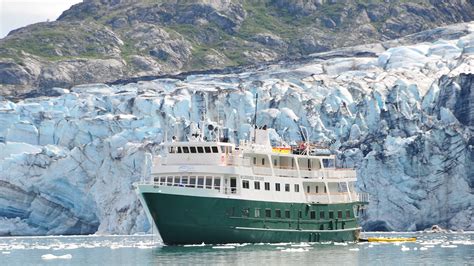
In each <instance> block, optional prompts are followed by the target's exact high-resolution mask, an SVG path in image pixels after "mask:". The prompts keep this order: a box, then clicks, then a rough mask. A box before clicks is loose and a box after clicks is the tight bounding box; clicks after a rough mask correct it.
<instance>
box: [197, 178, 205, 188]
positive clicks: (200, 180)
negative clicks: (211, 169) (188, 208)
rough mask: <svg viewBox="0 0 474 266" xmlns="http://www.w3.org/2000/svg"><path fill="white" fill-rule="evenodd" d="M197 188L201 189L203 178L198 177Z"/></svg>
mask: <svg viewBox="0 0 474 266" xmlns="http://www.w3.org/2000/svg"><path fill="white" fill-rule="evenodd" d="M197 187H198V188H203V187H204V176H198V184H197Z"/></svg>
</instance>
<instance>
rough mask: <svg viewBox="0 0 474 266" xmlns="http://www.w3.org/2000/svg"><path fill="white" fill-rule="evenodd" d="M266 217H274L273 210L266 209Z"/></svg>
mask: <svg viewBox="0 0 474 266" xmlns="http://www.w3.org/2000/svg"><path fill="white" fill-rule="evenodd" d="M265 217H267V218H271V217H272V210H271V209H265Z"/></svg>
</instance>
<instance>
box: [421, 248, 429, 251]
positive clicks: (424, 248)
mask: <svg viewBox="0 0 474 266" xmlns="http://www.w3.org/2000/svg"><path fill="white" fill-rule="evenodd" d="M420 250H423V251H425V250H428V248H427V247H421V248H420Z"/></svg>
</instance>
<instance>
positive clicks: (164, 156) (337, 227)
mask: <svg viewBox="0 0 474 266" xmlns="http://www.w3.org/2000/svg"><path fill="white" fill-rule="evenodd" d="M252 131H253V132H251V138H250V139H251V141H248V140H246V141H240V143H239V145H238V146H236V145H234V144H232V143H228V142H222V141H204V140H200V139H196V140H193V141H171V142H167V143H163V144H161V147H162V153H161V155H160V156H156V157H154V158H153V166H152V171H151V180H148V181H144V182H140V183H138V184H137V185H136V187H137V193H138V194H139V198H140V200H141V202H142V205H143V206H144V207H145V209H146V211H147V214H148V216H149V218H150V219H151V222H152V223H154V225H156V228H157V229H158V231H159V234H160V235H161V238H162V239H163V242H164V243H165V244H166V245H184V244H201V243H206V244H223V243H275V242H322V241H337V242H340V241H356V240H357V239H358V236H359V232H360V230H361V228H360V227H359V225H358V217H359V215H360V214H361V213H362V212H363V210H364V207H365V206H366V204H367V203H368V200H369V199H368V195H367V194H364V193H357V192H356V189H355V182H356V172H355V170H353V169H338V168H336V167H335V166H336V163H335V159H336V158H335V155H331V154H318V153H317V151H315V150H311V149H310V146H309V145H308V146H306V147H298V148H295V147H293V148H292V147H288V146H286V147H272V146H271V143H270V139H269V134H268V130H267V129H266V128H261V129H255V130H252Z"/></svg>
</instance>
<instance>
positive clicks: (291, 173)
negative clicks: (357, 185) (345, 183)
mask: <svg viewBox="0 0 474 266" xmlns="http://www.w3.org/2000/svg"><path fill="white" fill-rule="evenodd" d="M273 171H274V172H275V175H276V176H286V177H298V171H297V170H296V169H280V168H274V169H273ZM253 173H254V174H256V175H272V170H271V168H270V167H258V166H254V167H253ZM300 175H301V177H303V178H315V179H338V178H355V177H356V173H355V171H354V170H352V169H330V170H313V171H308V170H301V171H300Z"/></svg>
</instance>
